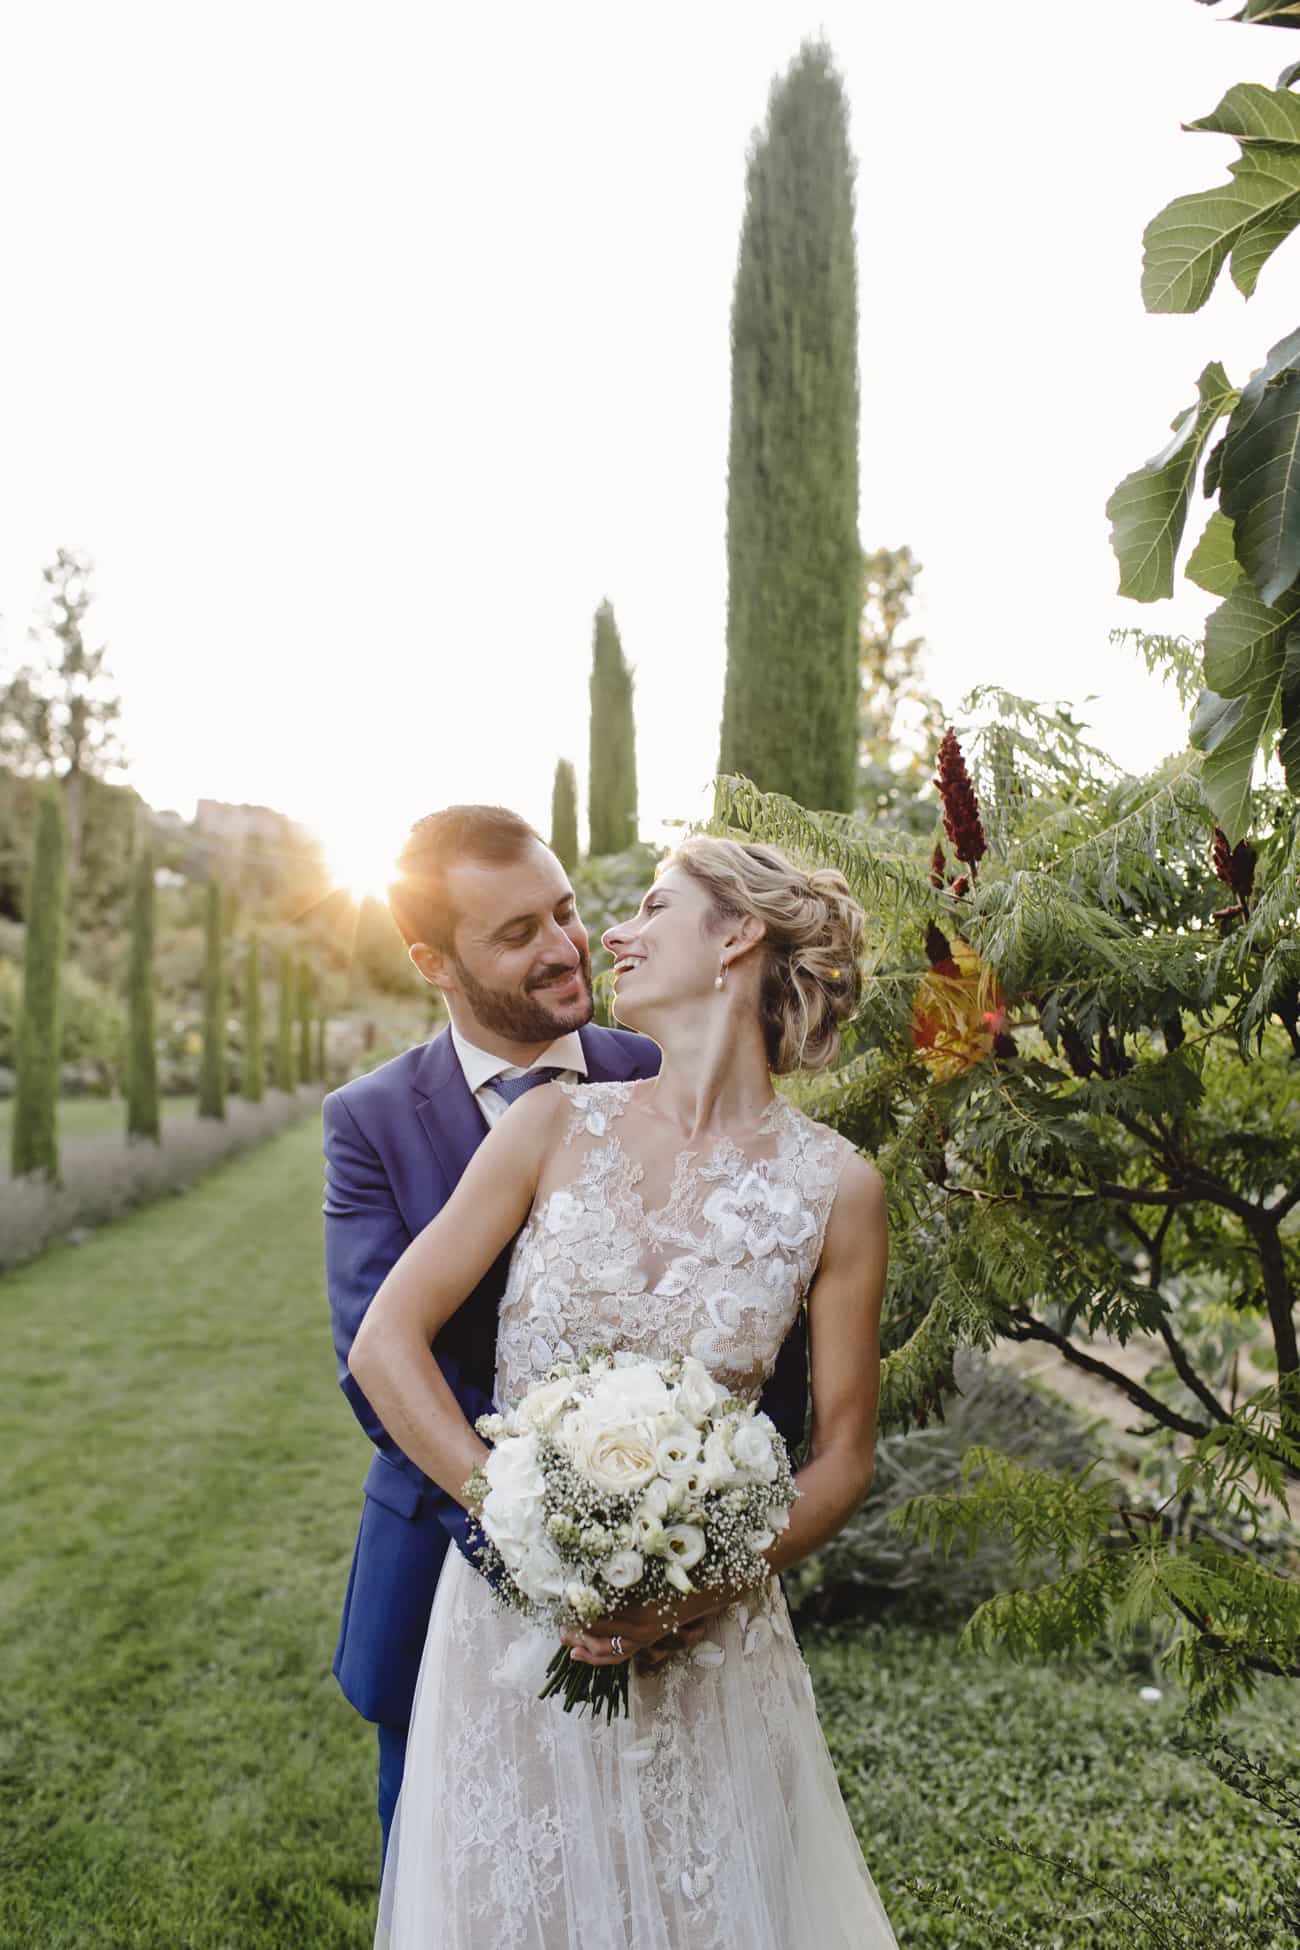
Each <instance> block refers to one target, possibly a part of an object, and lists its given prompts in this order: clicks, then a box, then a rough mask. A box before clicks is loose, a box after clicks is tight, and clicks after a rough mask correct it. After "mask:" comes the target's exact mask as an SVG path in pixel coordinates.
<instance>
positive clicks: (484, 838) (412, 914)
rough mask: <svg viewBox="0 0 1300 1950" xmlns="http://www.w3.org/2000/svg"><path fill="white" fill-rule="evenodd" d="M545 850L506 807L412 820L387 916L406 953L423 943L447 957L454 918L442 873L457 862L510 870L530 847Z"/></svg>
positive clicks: (447, 811) (448, 809)
mask: <svg viewBox="0 0 1300 1950" xmlns="http://www.w3.org/2000/svg"><path fill="white" fill-rule="evenodd" d="M534 840H536V841H538V842H539V843H540V844H544V843H545V842H543V841H542V836H541V834H540V833H535V832H534V831H533V829H532V827H531V826H530V825H529V824H528V821H527V820H526V819H521V818H520V817H519V814H518V813H513V812H510V811H509V810H508V808H507V807H505V806H445V807H444V808H443V810H442V811H441V812H435V813H426V814H425V817H424V818H423V819H417V820H416V822H415V824H414V826H412V828H411V830H410V832H409V833H408V834H407V836H406V842H405V844H404V845H403V847H402V850H401V852H400V853H399V854H398V856H397V878H396V879H395V880H393V881H391V882H390V883H389V888H388V911H389V913H390V914H391V915H392V917H393V919H394V920H395V921H396V923H397V925H398V928H399V929H400V931H401V935H402V939H403V941H405V943H406V945H407V947H408V948H409V947H410V945H411V943H412V942H413V941H422V942H424V943H425V944H426V946H428V947H430V948H436V949H438V950H439V952H440V953H443V954H447V953H449V952H450V950H451V947H452V943H453V937H454V935H455V932H456V920H457V916H456V912H455V908H454V907H453V904H452V901H451V896H450V893H449V891H448V888H447V869H448V868H449V867H453V866H455V865H456V863H457V861H459V860H474V861H477V862H478V863H479V864H480V865H481V866H489V867H501V866H509V865H510V863H511V861H513V860H519V859H522V857H523V855H524V854H525V853H526V852H527V850H528V848H529V846H530V845H531V844H532V842H533V841H534Z"/></svg>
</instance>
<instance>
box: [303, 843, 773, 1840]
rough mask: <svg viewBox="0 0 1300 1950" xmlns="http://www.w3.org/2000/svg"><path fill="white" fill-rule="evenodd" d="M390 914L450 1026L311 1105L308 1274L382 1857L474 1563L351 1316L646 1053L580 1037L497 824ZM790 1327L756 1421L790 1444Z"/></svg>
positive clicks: (464, 1310) (469, 1342) (541, 906)
mask: <svg viewBox="0 0 1300 1950" xmlns="http://www.w3.org/2000/svg"><path fill="white" fill-rule="evenodd" d="M389 906H390V908H391V910H392V914H393V918H394V920H395V921H396V923H397V925H398V927H399V929H400V930H401V933H402V936H403V939H404V940H405V942H406V944H407V952H408V953H409V955H410V958H411V960H412V962H413V963H414V965H415V967H416V968H417V969H418V970H419V972H420V974H421V975H422V976H423V977H424V979H425V981H426V982H429V983H431V984H432V985H433V986H434V987H436V988H437V989H438V990H439V991H440V992H441V994H442V998H443V1001H444V1002H445V1004H446V1007H447V1013H448V1015H449V1016H450V1018H451V1022H450V1027H449V1028H447V1029H445V1030H443V1032H442V1033H441V1035H439V1036H436V1037H434V1039H433V1041H432V1042H430V1043H424V1044H421V1045H420V1046H419V1047H418V1048H416V1049H411V1050H407V1051H406V1052H405V1053H404V1054H403V1055H401V1056H397V1057H394V1058H393V1060H392V1061H391V1062H389V1063H385V1064H383V1065H382V1066H381V1067H380V1068H379V1069H377V1070H373V1071H371V1072H370V1074H369V1075H368V1076H362V1077H356V1078H354V1080H353V1081H352V1082H351V1083H347V1084H344V1086H343V1087H342V1089H340V1090H335V1091H333V1092H332V1093H331V1094H330V1095H329V1096H328V1097H326V1099H325V1103H324V1112H323V1114H324V1126H325V1271H326V1281H327V1284H328V1287H329V1300H330V1313H331V1317H332V1322H333V1332H334V1347H335V1351H336V1353H337V1355H338V1368H339V1384H340V1386H341V1387H342V1389H343V1392H344V1394H345V1395H346V1396H347V1398H348V1401H349V1403H350V1404H351V1407H352V1410H353V1412H354V1413H355V1415H356V1417H357V1419H358V1421H359V1422H360V1423H361V1426H362V1428H363V1429H364V1430H365V1432H366V1434H367V1435H368V1436H369V1437H370V1440H371V1441H372V1442H373V1443H374V1445H375V1451H376V1453H375V1455H374V1456H373V1457H372V1459H371V1463H370V1469H369V1472H368V1474H367V1476H366V1481H365V1502H364V1504H363V1506H362V1512H361V1527H360V1530H359V1532H358V1534H357V1542H356V1549H355V1551H354V1553H353V1558H352V1571H351V1575H350V1576H349V1579H348V1588H347V1595H346V1597H345V1599H344V1601H343V1621H342V1626H341V1629H340V1632H339V1642H338V1649H337V1651H336V1653H335V1655H334V1673H335V1677H336V1678H337V1679H338V1682H339V1685H340V1686H341V1687H342V1689H343V1692H344V1694H345V1696H346V1697H347V1698H348V1699H349V1700H350V1701H351V1703H352V1705H353V1706H355V1707H356V1709H357V1711H358V1712H359V1713H360V1714H361V1715H362V1717H363V1718H364V1719H367V1720H373V1721H375V1722H377V1724H378V1728H379V1818H380V1821H381V1823H382V1826H383V1835H384V1848H385V1851H387V1847H388V1832H389V1827H390V1824H391V1821H392V1815H393V1809H394V1806H395V1804H396V1801H397V1792H398V1789H399V1787H400V1786H401V1781H402V1764H403V1761H404V1758H405V1754H406V1734H407V1727H408V1724H409V1721H410V1714H411V1707H412V1703H413V1700H414V1696H415V1682H416V1677H417V1675H418V1672H419V1666H420V1654H421V1652H422V1651H423V1649H424V1640H425V1634H426V1632H427V1629H428V1624H429V1613H430V1610H431V1609H432V1605H433V1594H434V1588H435V1586H436V1584H437V1582H438V1573H439V1571H440V1570H441V1568H442V1563H443V1559H444V1558H445V1556H446V1554H447V1550H448V1548H449V1546H450V1545H452V1544H455V1545H456V1547H457V1548H458V1549H459V1550H461V1551H463V1552H464V1553H465V1555H466V1556H467V1557H468V1558H470V1560H471V1562H473V1561H474V1546H473V1544H472V1543H471V1542H470V1541H469V1538H468V1536H467V1532H466V1525H467V1521H468V1519H467V1516H466V1513H465V1511H464V1510H463V1509H462V1508H461V1506H460V1505H459V1504H458V1503H457V1502H456V1501H455V1500H454V1499H453V1498H452V1497H450V1496H448V1495H447V1494H446V1493H445V1492H444V1491H443V1490H440V1489H439V1488H438V1486H437V1485H436V1484H435V1483H433V1482H432V1481H431V1480H430V1478H429V1477H427V1476H426V1475H424V1473H423V1472H422V1471H421V1470H419V1469H417V1468H416V1467H415V1465H414V1463H412V1462H410V1461H409V1460H408V1459H407V1457H406V1456H404V1455H403V1454H402V1452H401V1450H400V1449H399V1448H398V1447H397V1445H396V1443H395V1442H394V1441H393V1440H392V1438H391V1437H390V1436H389V1435H388V1434H387V1433H386V1431H385V1430H384V1429H383V1427H382V1426H381V1424H380V1423H379V1421H378V1419H377V1417H376V1416H375V1413H374V1411H373V1410H372V1408H371V1407H370V1404H369V1403H368V1402H367V1401H366V1399H365V1397H364V1395H363V1394H362V1393H361V1390H360V1389H359V1388H358V1386H357V1383H356V1381H355V1380H354V1379H353V1377H352V1375H351V1374H349V1372H348V1351H349V1349H350V1348H351V1346H352V1341H353V1338H354V1336H355V1335H356V1332H357V1329H358V1327H359V1326H360V1324H361V1318H362V1315H363V1314H364V1313H365V1311H366V1308H367V1307H368V1306H369V1304H370V1302H371V1300H372V1299H373V1298H374V1295H375V1293H376V1292H377V1291H378V1289H379V1286H380V1284H381V1283H382V1281H383V1279H384V1276H385V1274H386V1273H387V1272H388V1271H389V1268H390V1267H391V1266H393V1265H394V1263H395V1262H396V1260H397V1259H398V1258H399V1256H400V1255H401V1253H402V1251H403V1250H404V1248H405V1247H406V1246H407V1245H408V1244H409V1242H410V1241H411V1239H412V1238H414V1236H415V1234H416V1233H417V1232H420V1231H422V1230H423V1228H424V1227H425V1226H426V1225H428V1223H429V1222H430V1220H431V1219H433V1218H435V1217H436V1216H437V1214H438V1212H439V1211H440V1210H441V1209H442V1207H443V1206H444V1205H445V1204H446V1202H447V1200H448V1199H449V1198H450V1197H451V1194H452V1192H453V1190H454V1189H455V1187H456V1185H457V1184H458V1182H459V1180H460V1176H461V1173H462V1172H463V1171H464V1169H465V1167H466V1165H467V1164H468V1163H469V1160H470V1158H471V1157H472V1156H473V1153H474V1152H475V1150H476V1149H477V1148H478V1146H479V1144H480V1143H481V1142H482V1141H483V1139H484V1138H485V1137H486V1136H487V1132H488V1129H489V1127H490V1126H491V1125H492V1124H494V1123H495V1122H496V1121H497V1119H498V1118H499V1117H501V1116H503V1115H504V1114H505V1111H506V1108H507V1106H508V1105H509V1104H510V1103H511V1102H513V1101H514V1099H515V1098H516V1097H517V1096H519V1095H520V1094H521V1092H522V1091H524V1090H527V1089H529V1088H531V1087H532V1086H533V1085H534V1084H538V1083H544V1082H546V1081H548V1080H550V1079H551V1078H553V1077H559V1078H561V1079H563V1080H564V1081H566V1082H571V1081H573V1080H575V1079H579V1080H580V1079H582V1078H584V1077H587V1078H590V1079H591V1080H592V1081H593V1082H611V1081H619V1082H622V1081H632V1080H635V1079H636V1078H640V1077H650V1076H654V1075H655V1074H656V1073H657V1071H658V1069H659V1061H660V1057H659V1050H658V1049H657V1048H656V1046H655V1044H654V1043H652V1042H651V1041H650V1040H649V1038H648V1037H645V1036H636V1035H633V1034H631V1033H630V1032H629V1031H627V1030H622V1029H600V1028H596V1027H594V1026H593V1025H592V1021H591V1016H592V998H591V961H590V956H589V953H588V943H587V931H586V929H585V928H584V927H583V925H582V921H581V919H580V918H579V915H578V909H577V903H576V901H575V899H574V895H573V889H572V888H571V887H570V885H569V880H568V876H567V875H566V873H565V871H564V868H563V867H562V866H561V865H560V862H559V861H558V860H557V859H556V857H555V855H554V854H553V853H552V852H551V850H550V848H549V847H548V846H545V845H544V844H543V842H542V841H541V840H540V839H539V838H538V836H537V834H536V833H535V832H534V831H533V829H532V828H531V827H530V826H529V825H527V824H526V823H525V821H524V820H522V819H520V818H519V817H518V816H517V815H516V814H515V813H512V812H507V811H506V810H505V809H504V808H503V807H501V806H449V807H447V808H446V810H445V811H443V812H438V813H431V814H430V815H429V816H428V817H427V818H426V819H421V820H419V821H417V823H416V824H415V826H413V827H412V829H411V832H410V834H409V836H408V838H407V841H406V844H405V846H404V848H403V850H402V853H401V856H400V858H399V861H398V878H397V879H396V881H395V882H394V884H393V885H392V887H391V888H390V889H389ZM509 1260H510V1253H509V1249H507V1250H506V1251H505V1252H504V1253H502V1255H501V1257H500V1258H499V1259H498V1260H497V1262H496V1264H495V1265H494V1266H493V1267H492V1268H491V1269H490V1271H489V1272H488V1273H487V1274H486V1275H485V1276H484V1278H483V1279H482V1280H481V1281H480V1282H479V1285H478V1286H477V1287H476V1288H475V1290H474V1292H473V1293H472V1294H470V1295H469V1297H468V1299H467V1300H466V1301H465V1303H464V1305H463V1306H462V1307H460V1308H459V1310H458V1311H457V1312H456V1313H455V1314H453V1316H452V1318H451V1319H450V1320H449V1321H448V1322H447V1324H446V1326H445V1327H444V1328H443V1330H442V1332H441V1333H440V1334H439V1336H438V1339H437V1340H436V1342H435V1343H434V1347H433V1352H434V1355H435V1357H436V1359H437V1361H438V1364H439V1366H440V1367H441V1369H442V1372H443V1374H444V1375H445V1376H446V1378H447V1381H448V1383H449V1385H450V1387H451V1388H452V1391H453V1392H454V1394H455V1396H456V1399H457V1401H458V1402H459V1403H460V1406H461V1408H462V1409H463V1411H464V1413H465V1416H466V1418H467V1420H469V1421H470V1422H473V1421H474V1419H475V1418H476V1417H477V1416H479V1415H482V1414H485V1413H486V1412H487V1411H488V1410H489V1409H490V1407H491V1406H492V1401H491V1396H492V1386H493V1375H494V1371H495V1363H496V1324H497V1308H498V1305H499V1302H500V1299H501V1295H502V1292H503V1290H504V1287H505V1280H506V1273H507V1269H508V1266H509ZM806 1375H807V1349H806V1337H805V1330H804V1326H803V1321H802V1317H801V1319H800V1321H799V1323H798V1324H797V1326H796V1327H795V1329H794V1330H793V1331H792V1333H791V1335H790V1337H789V1339H788V1340H787V1342H786V1344H785V1346H784V1348H783V1349H782V1352H781V1357H780V1360H779V1362H778V1365H777V1369H776V1372H775V1374H774V1375H773V1377H772V1380H771V1382H770V1383H769V1385H768V1389H767V1392H766V1393H765V1395H764V1397H763V1406H764V1407H765V1408H766V1409H767V1411H768V1413H769V1414H770V1415H771V1416H772V1418H773V1420H774V1421H775V1422H776V1424H777V1426H778V1428H779V1429H780V1430H781V1433H782V1434H783V1435H784V1436H785V1438H786V1440H787V1442H789V1443H790V1444H791V1446H792V1448H793V1447H795V1446H797V1445H798V1443H799V1442H800V1440H801V1439H802V1434H803V1424H804V1409H805V1398H806Z"/></svg>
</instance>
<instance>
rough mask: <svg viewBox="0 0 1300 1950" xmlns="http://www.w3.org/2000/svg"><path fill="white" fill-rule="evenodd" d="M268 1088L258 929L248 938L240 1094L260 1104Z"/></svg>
mask: <svg viewBox="0 0 1300 1950" xmlns="http://www.w3.org/2000/svg"><path fill="white" fill-rule="evenodd" d="M265 1086H266V1055H265V1052H264V1050H263V1048H262V956H261V949H260V948H259V946H258V940H257V929H256V928H254V929H253V931H252V933H251V934H250V935H249V937H248V959H247V962H246V964H245V968H244V1060H243V1062H242V1064H241V1065H240V1070H239V1094H240V1096H241V1097H243V1099H244V1101H245V1102H246V1103H250V1104H260V1103H261V1101H262V1092H263V1090H264V1088H265Z"/></svg>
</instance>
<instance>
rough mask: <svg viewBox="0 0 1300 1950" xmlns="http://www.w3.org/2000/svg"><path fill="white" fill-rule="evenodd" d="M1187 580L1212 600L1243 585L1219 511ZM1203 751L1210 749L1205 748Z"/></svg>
mask: <svg viewBox="0 0 1300 1950" xmlns="http://www.w3.org/2000/svg"><path fill="white" fill-rule="evenodd" d="M1186 574H1187V579H1188V581H1189V582H1194V583H1195V584H1196V586H1197V588H1198V589H1204V590H1205V591H1206V592H1207V593H1208V594H1209V595H1211V596H1227V595H1229V594H1230V593H1231V591H1232V590H1233V589H1234V588H1235V587H1236V585H1237V583H1238V582H1240V580H1241V578H1242V576H1243V575H1244V574H1245V570H1244V569H1243V568H1242V566H1241V564H1240V562H1239V561H1238V560H1237V551H1236V548H1235V546H1234V544H1233V539H1232V523H1231V522H1230V521H1229V520H1228V517H1227V516H1226V515H1225V514H1220V512H1219V510H1218V509H1217V508H1216V509H1215V511H1214V513H1213V514H1212V515H1211V516H1210V519H1209V521H1208V522H1207V523H1206V526H1205V533H1204V534H1203V535H1202V536H1201V539H1200V541H1199V542H1198V543H1197V544H1196V547H1195V548H1194V549H1193V550H1192V552H1191V554H1190V555H1189V556H1188V558H1187V570H1186ZM1201 749H1202V750H1208V747H1206V746H1202V747H1201Z"/></svg>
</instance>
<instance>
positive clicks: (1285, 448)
mask: <svg viewBox="0 0 1300 1950" xmlns="http://www.w3.org/2000/svg"><path fill="white" fill-rule="evenodd" d="M1219 506H1220V507H1221V508H1222V510H1223V512H1224V514H1225V515H1227V516H1228V517H1229V519H1230V520H1231V522H1232V523H1233V528H1234V536H1235V542H1236V550H1237V556H1238V558H1239V560H1240V562H1241V565H1242V567H1243V568H1244V569H1245V570H1246V572H1247V574H1248V575H1249V576H1250V578H1251V580H1252V581H1253V583H1254V585H1255V587H1256V589H1257V590H1258V591H1259V595H1260V598H1261V600H1262V601H1263V602H1265V603H1275V602H1277V601H1278V599H1279V597H1281V596H1282V595H1283V594H1284V593H1285V592H1286V590H1288V589H1289V588H1290V587H1291V584H1292V583H1293V582H1294V581H1295V580H1296V578H1297V576H1300V370H1297V369H1296V368H1294V367H1293V368H1292V369H1291V370H1290V371H1288V372H1285V373H1283V374H1282V375H1281V377H1280V378H1278V379H1275V380H1274V381H1273V383H1272V384H1271V385H1269V386H1267V387H1265V389H1264V391H1263V393H1262V394H1261V395H1260V397H1259V398H1258V400H1256V401H1255V402H1253V410H1252V403H1251V402H1248V401H1245V400H1243V401H1242V403H1241V404H1240V405H1239V406H1238V408H1237V410H1236V412H1235V413H1234V414H1233V416H1232V418H1231V419H1230V420H1229V421H1228V436H1227V444H1226V446H1225V447H1224V450H1223V467H1222V471H1221V474H1220V489H1219Z"/></svg>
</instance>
